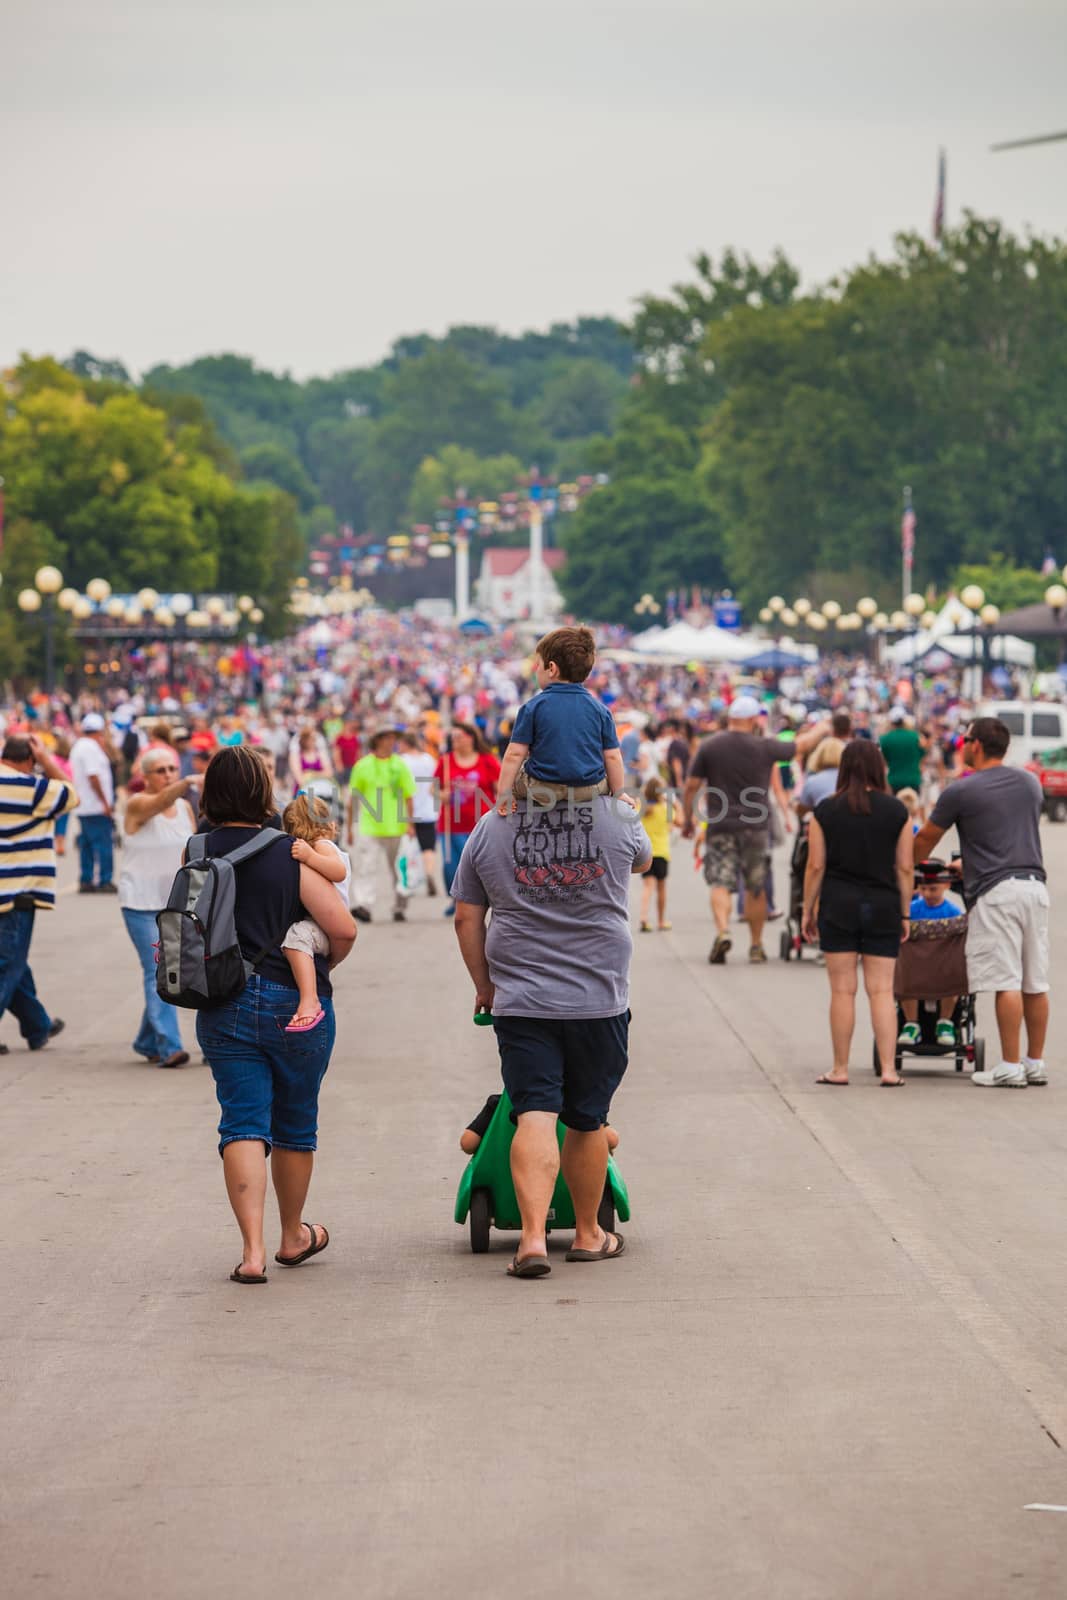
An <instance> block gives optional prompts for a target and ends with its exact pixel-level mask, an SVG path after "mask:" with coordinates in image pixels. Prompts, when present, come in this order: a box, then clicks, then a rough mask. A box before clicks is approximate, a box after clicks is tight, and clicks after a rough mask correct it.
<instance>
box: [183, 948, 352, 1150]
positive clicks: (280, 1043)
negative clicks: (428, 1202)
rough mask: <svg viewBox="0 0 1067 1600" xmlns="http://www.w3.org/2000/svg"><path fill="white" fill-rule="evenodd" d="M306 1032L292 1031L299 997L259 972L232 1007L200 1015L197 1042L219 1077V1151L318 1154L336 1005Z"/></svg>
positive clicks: (326, 1004)
mask: <svg viewBox="0 0 1067 1600" xmlns="http://www.w3.org/2000/svg"><path fill="white" fill-rule="evenodd" d="M319 1005H320V1006H321V1007H322V1009H323V1011H324V1012H325V1016H324V1017H323V1019H322V1021H321V1022H320V1023H319V1024H318V1025H317V1027H314V1028H312V1029H311V1030H310V1032H308V1033H286V1032H285V1024H286V1023H287V1022H288V1021H289V1020H290V1018H291V1017H292V1016H293V1013H294V1012H295V1011H296V1009H297V991H296V990H295V989H291V988H289V987H288V986H287V985H284V984H280V983H272V982H271V981H270V980H269V979H267V978H261V977H260V976H259V974H258V973H253V974H252V976H251V977H250V978H249V980H248V983H247V984H246V985H245V988H244V990H243V991H242V993H241V994H240V995H238V997H237V999H236V1000H231V1001H230V1002H229V1004H228V1005H224V1006H216V1007H215V1008H214V1009H213V1010H211V1011H199V1012H197V1017H196V1037H197V1038H198V1039H199V1041H200V1048H201V1050H203V1052H204V1055H205V1056H206V1057H207V1063H208V1066H209V1067H210V1068H211V1072H212V1075H213V1077H214V1079H215V1093H216V1094H217V1095H218V1099H219V1106H220V1107H221V1110H222V1116H221V1118H220V1119H219V1150H220V1152H221V1151H222V1150H223V1149H224V1148H225V1146H226V1145H228V1144H232V1143H233V1142H234V1141H236V1140H238V1139H261V1140H262V1141H263V1144H264V1146H265V1147H266V1150H267V1152H268V1154H269V1153H270V1151H271V1149H272V1148H273V1146H275V1145H277V1146H278V1148H279V1149H280V1150H314V1149H315V1147H316V1144H317V1142H318V1117H319V1085H320V1084H321V1082H322V1080H323V1077H324V1076H325V1073H326V1068H327V1067H328V1066H329V1064H330V1054H331V1052H332V1050H333V1041H334V1037H335V1035H336V1031H337V1025H336V1023H335V1021H334V1015H333V1001H332V1000H331V999H329V998H328V996H326V995H320V996H319Z"/></svg>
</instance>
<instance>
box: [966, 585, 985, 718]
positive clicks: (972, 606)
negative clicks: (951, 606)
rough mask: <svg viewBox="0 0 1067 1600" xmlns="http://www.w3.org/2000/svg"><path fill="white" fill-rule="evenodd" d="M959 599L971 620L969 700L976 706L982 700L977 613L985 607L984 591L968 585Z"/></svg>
mask: <svg viewBox="0 0 1067 1600" xmlns="http://www.w3.org/2000/svg"><path fill="white" fill-rule="evenodd" d="M960 599H961V600H962V602H963V604H964V605H965V606H966V607H967V610H968V611H969V612H970V620H971V690H972V694H971V698H972V700H973V701H974V703H975V704H976V705H977V703H978V701H979V700H980V699H981V698H982V680H981V677H980V675H979V668H978V613H979V612H980V611H981V609H982V607H983V606H984V605H985V590H984V589H983V588H982V587H981V586H980V585H979V584H977V583H969V584H968V585H967V587H966V588H965V589H961V590H960Z"/></svg>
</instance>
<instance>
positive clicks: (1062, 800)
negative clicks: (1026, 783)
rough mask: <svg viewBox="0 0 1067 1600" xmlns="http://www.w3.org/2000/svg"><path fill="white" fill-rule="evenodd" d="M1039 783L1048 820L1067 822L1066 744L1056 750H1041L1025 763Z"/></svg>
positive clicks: (1028, 770)
mask: <svg viewBox="0 0 1067 1600" xmlns="http://www.w3.org/2000/svg"><path fill="white" fill-rule="evenodd" d="M1026 770H1027V772H1032V773H1033V774H1034V776H1035V777H1036V779H1037V781H1038V783H1040V785H1041V793H1042V794H1043V796H1044V799H1045V807H1044V809H1045V815H1046V817H1048V819H1049V821H1050V822H1067V745H1061V746H1060V747H1059V749H1057V750H1042V752H1041V754H1040V756H1039V757H1037V759H1036V760H1034V761H1028V762H1027V763H1026Z"/></svg>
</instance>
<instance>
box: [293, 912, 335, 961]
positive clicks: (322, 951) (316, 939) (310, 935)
mask: <svg viewBox="0 0 1067 1600" xmlns="http://www.w3.org/2000/svg"><path fill="white" fill-rule="evenodd" d="M282 949H283V950H299V951H300V952H301V953H302V954H303V955H305V956H328V955H329V953H330V941H329V939H327V937H326V935H325V934H324V933H323V931H322V929H321V928H320V927H319V925H318V923H317V922H312V920H311V918H310V917H307V918H305V919H303V920H302V921H300V922H294V923H293V925H292V927H291V928H290V929H289V932H288V933H287V934H286V935H285V938H284V939H283V940H282Z"/></svg>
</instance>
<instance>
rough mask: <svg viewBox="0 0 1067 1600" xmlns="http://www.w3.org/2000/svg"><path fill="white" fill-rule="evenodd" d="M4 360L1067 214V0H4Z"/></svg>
mask: <svg viewBox="0 0 1067 1600" xmlns="http://www.w3.org/2000/svg"><path fill="white" fill-rule="evenodd" d="M0 62H2V84H3V91H2V96H0V135H2V141H3V150H4V177H3V181H2V184H0V363H3V364H6V363H7V362H8V361H9V360H11V359H12V358H13V357H14V356H15V354H16V353H17V351H19V350H20V349H29V350H31V351H33V352H37V353H40V352H45V351H50V352H52V353H54V354H56V355H59V356H64V355H67V354H69V353H70V352H71V351H72V350H73V349H75V348H77V347H82V348H86V349H89V350H92V351H93V352H94V353H96V354H98V355H102V356H118V357H120V358H121V359H122V360H124V361H125V362H126V363H127V365H129V366H130V367H132V368H133V369H135V370H142V369H143V368H145V367H147V366H150V365H151V364H152V363H153V362H156V361H169V362H180V361H184V360H188V359H189V358H191V357H193V356H196V355H200V354H205V353H208V352H213V351H220V350H237V351H241V352H243V353H245V354H248V355H252V356H254V357H255V358H256V359H257V360H258V361H260V362H262V363H264V364H266V365H269V366H273V367H278V368H281V367H288V368H291V369H292V370H293V371H294V372H295V373H296V374H298V375H300V376H304V375H307V374H310V373H315V372H330V371H335V370H337V369H339V368H342V367H346V366H352V365H358V364H362V363H366V362H373V361H375V360H377V359H378V358H379V357H381V356H382V355H383V354H384V353H385V352H386V350H387V349H388V347H389V345H390V343H391V342H392V340H393V339H394V338H396V337H398V336H399V335H401V334H405V333H415V332H420V331H423V330H429V331H431V332H435V333H439V332H443V331H444V330H445V328H446V327H447V326H448V325H449V324H450V323H454V322H480V323H492V324H495V325H497V326H498V327H500V328H502V329H506V330H508V331H514V332H518V331H520V330H521V329H524V328H537V327H544V326H547V325H548V324H549V323H550V322H552V321H555V320H567V319H570V318H571V317H573V316H575V315H577V314H579V313H587V314H600V313H612V314H615V315H618V316H623V317H625V316H627V315H628V314H629V313H630V311H631V309H632V305H633V301H634V298H635V297H636V296H637V295H639V294H641V293H642V292H644V291H660V290H663V289H665V288H667V286H669V285H670V284H671V283H672V282H676V281H677V280H678V279H679V278H682V277H684V275H685V274H686V271H687V265H688V262H689V260H690V258H691V257H692V256H693V255H694V253H695V252H696V251H698V250H700V249H706V250H708V251H711V252H713V253H715V252H718V251H720V250H721V249H722V248H724V247H725V246H727V245H735V246H737V247H740V248H742V249H747V250H749V251H751V252H753V253H754V254H756V255H757V256H759V255H763V254H765V253H766V252H768V251H769V250H770V249H771V248H772V247H773V246H774V245H776V244H780V245H782V246H783V247H784V248H785V250H786V251H787V253H788V254H789V255H791V256H792V257H793V258H794V260H796V261H797V263H798V264H799V265H800V267H801V269H802V271H803V273H804V275H805V278H806V280H808V281H819V280H822V279H825V278H827V277H830V276H831V275H833V274H834V273H835V272H836V271H838V270H839V269H840V268H842V267H845V266H848V265H850V264H853V263H855V262H857V261H859V260H861V259H863V258H864V257H865V256H867V255H868V254H869V253H870V252H872V251H874V252H878V253H884V252H885V251H887V249H888V247H889V244H890V241H891V238H892V235H893V234H894V232H895V231H897V230H898V229H901V228H918V229H920V230H923V231H928V230H929V226H930V219H931V215H932V211H933V204H934V190H935V177H936V165H937V150H938V146H939V145H940V144H944V145H945V146H946V148H947V150H948V162H949V166H948V176H949V216H950V219H951V218H955V217H958V215H959V213H960V210H961V208H962V207H964V206H969V207H971V208H973V209H976V210H978V211H980V212H982V213H984V214H986V215H995V216H999V217H1002V218H1003V219H1005V221H1007V222H1008V223H1009V224H1011V225H1012V226H1014V227H1020V228H1021V227H1023V226H1024V225H1026V224H1031V225H1032V226H1034V227H1035V228H1037V229H1038V230H1040V231H1044V232H1057V233H1061V234H1062V233H1063V232H1064V231H1065V230H1067V144H1061V145H1049V146H1046V147H1038V148H1036V149H1033V150H1023V151H1017V152H1012V153H1008V154H1002V155H992V154H990V153H989V148H988V147H989V145H990V144H991V143H992V142H993V141H994V140H997V139H1002V138H1012V137H1016V136H1020V135H1025V134H1037V133H1044V132H1050V131H1057V130H1059V129H1061V128H1067V72H1065V70H1064V69H1065V66H1067V5H1064V3H1063V0H1014V4H1013V5H1012V6H1010V7H1009V6H1006V5H1004V4H1003V3H1002V0H996V3H995V4H990V3H988V0H892V3H890V0H808V3H807V4H806V5H799V4H797V3H796V0H772V3H770V4H768V3H766V0H763V3H760V0H757V3H756V4H755V5H750V6H748V7H747V8H745V7H743V6H742V4H741V3H740V0H730V3H727V0H610V3H603V4H601V3H599V0H540V3H539V4H537V5H529V4H519V3H518V0H454V3H449V0H389V3H388V4H386V3H383V0H284V3H278V0H0Z"/></svg>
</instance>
